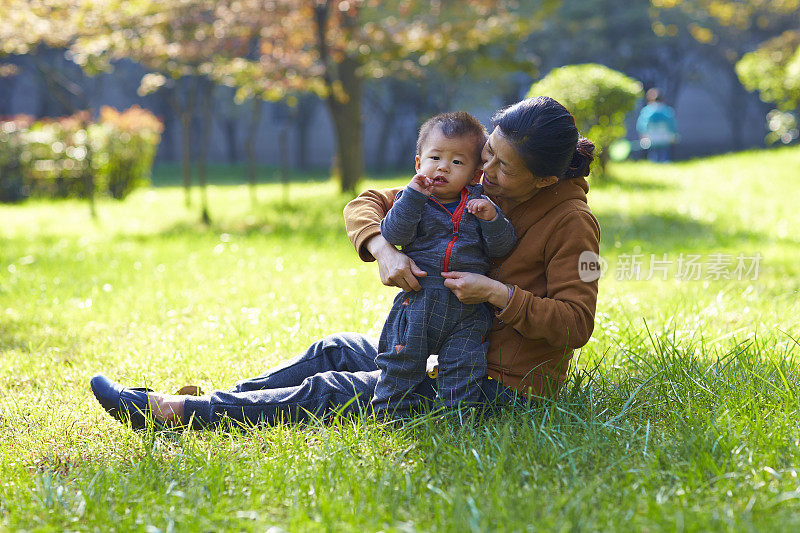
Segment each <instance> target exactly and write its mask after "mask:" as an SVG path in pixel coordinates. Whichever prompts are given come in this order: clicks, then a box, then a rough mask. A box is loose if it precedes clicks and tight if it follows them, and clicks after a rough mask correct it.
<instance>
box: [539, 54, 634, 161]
mask: <svg viewBox="0 0 800 533" xmlns="http://www.w3.org/2000/svg"><path fill="white" fill-rule="evenodd" d="M534 96H550V97H551V98H555V99H556V100H558V101H559V102H560V103H561V104H562V105H563V106H564V107H566V108H567V109H569V111H570V112H571V113H572V115H573V116H574V117H575V124H576V125H577V126H578V130H579V131H580V132H581V134H582V135H583V136H584V137H587V138H589V139H590V140H591V141H592V142H593V143H594V144H595V146H596V147H597V156H598V159H599V161H600V169H599V172H600V175H602V174H604V173H605V166H606V163H607V162H608V158H609V157H608V147H609V145H611V143H612V142H614V141H615V140H617V139H620V138H623V137H625V133H626V129H625V115H627V114H628V113H630V112H631V111H633V108H634V107H635V106H636V102H637V101H638V100H639V98H641V97H642V84H641V83H639V82H638V81H636V80H634V79H633V78H629V77H628V76H626V75H624V74H622V73H621V72H617V71H616V70H612V69H610V68H608V67H604V66H603V65H598V64H594V63H588V64H583V65H568V66H565V67H561V68H557V69H555V70H552V71H551V72H550V73H549V74H548V75H547V76H545V77H544V78H543V79H541V80H539V81H537V82H536V83H534V84H533V85H532V86H531V88H530V91H528V97H534Z"/></svg>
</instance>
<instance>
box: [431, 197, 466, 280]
mask: <svg viewBox="0 0 800 533" xmlns="http://www.w3.org/2000/svg"><path fill="white" fill-rule="evenodd" d="M468 197H469V191H468V190H467V188H466V187H464V188H463V189H461V201H459V203H458V207H456V210H455V211H454V212H453V213H450V211H448V210H447V208H446V207H445V206H443V205H442V203H441V202H440V201H439V200H437V199H436V198H434V197H433V196H431V200H433V201H434V202H436V203H437V204H439V207H441V208H442V209H444V210H445V211H447V214H448V215H450V221H451V222H452V223H453V238H452V239H450V242H448V243H447V248H446V249H445V251H444V265H443V268H442V272H448V269H449V267H450V254H451V253H453V245H454V244H455V243H456V241H457V240H458V225H459V224H460V223H461V215H462V214H463V213H464V208H465V207H466V206H467V198H468Z"/></svg>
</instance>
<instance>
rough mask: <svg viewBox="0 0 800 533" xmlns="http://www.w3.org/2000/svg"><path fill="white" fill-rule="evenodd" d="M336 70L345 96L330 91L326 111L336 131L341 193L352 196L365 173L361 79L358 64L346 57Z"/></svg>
mask: <svg viewBox="0 0 800 533" xmlns="http://www.w3.org/2000/svg"><path fill="white" fill-rule="evenodd" d="M338 66H339V80H340V81H341V84H342V89H343V90H344V92H345V94H344V95H340V94H336V91H332V92H331V94H329V95H328V98H327V102H328V109H329V110H330V113H331V118H332V119H333V125H334V129H335V130H336V154H337V156H338V161H339V170H340V176H341V187H342V192H346V193H352V192H355V190H356V185H357V183H358V181H359V180H360V179H361V177H362V175H363V173H364V161H363V144H362V142H363V141H362V136H361V85H362V83H361V79H360V78H359V77H358V73H357V68H358V62H357V61H356V60H355V59H354V58H350V57H346V58H345V59H344V60H343V61H342V62H341V63H339V64H338Z"/></svg>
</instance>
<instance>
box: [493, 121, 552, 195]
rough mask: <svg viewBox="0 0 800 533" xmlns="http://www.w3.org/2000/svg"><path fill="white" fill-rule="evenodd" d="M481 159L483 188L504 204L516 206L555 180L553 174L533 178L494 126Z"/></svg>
mask: <svg viewBox="0 0 800 533" xmlns="http://www.w3.org/2000/svg"><path fill="white" fill-rule="evenodd" d="M481 158H482V159H483V179H482V181H481V183H482V184H483V190H484V191H485V192H486V194H488V195H490V196H494V197H495V198H498V199H501V200H502V201H503V203H504V204H506V205H507V206H511V207H513V206H515V205H517V204H520V203H522V202H524V201H525V200H528V199H529V198H531V197H532V196H533V195H534V194H536V193H537V192H539V189H541V188H542V187H546V186H548V185H551V184H553V183H555V182H556V181H557V178H556V177H555V176H549V177H546V178H537V177H535V176H534V175H533V174H532V173H531V171H530V170H528V167H526V166H525V162H524V161H523V160H522V157H521V156H520V155H519V153H517V150H516V148H514V146H513V145H512V144H511V142H510V141H509V140H508V139H507V138H506V137H505V136H504V135H503V134H502V132H501V131H500V128H495V129H494V131H493V132H492V133H491V135H489V139H488V140H487V141H486V144H485V145H484V147H483V152H482V153H481Z"/></svg>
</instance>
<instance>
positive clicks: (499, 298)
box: [442, 272, 508, 309]
mask: <svg viewBox="0 0 800 533" xmlns="http://www.w3.org/2000/svg"><path fill="white" fill-rule="evenodd" d="M442 277H443V278H445V280H444V286H445V287H447V288H448V289H450V290H451V291H453V294H455V295H456V298H458V299H459V300H461V301H462V302H464V303H465V304H479V303H483V302H489V303H490V304H492V305H493V306H495V307H497V308H500V309H502V308H503V307H505V306H506V305H508V287H506V285H505V284H504V283H501V282H499V281H497V280H496V279H492V278H489V277H486V276H483V275H481V274H474V273H472V272H442Z"/></svg>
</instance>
